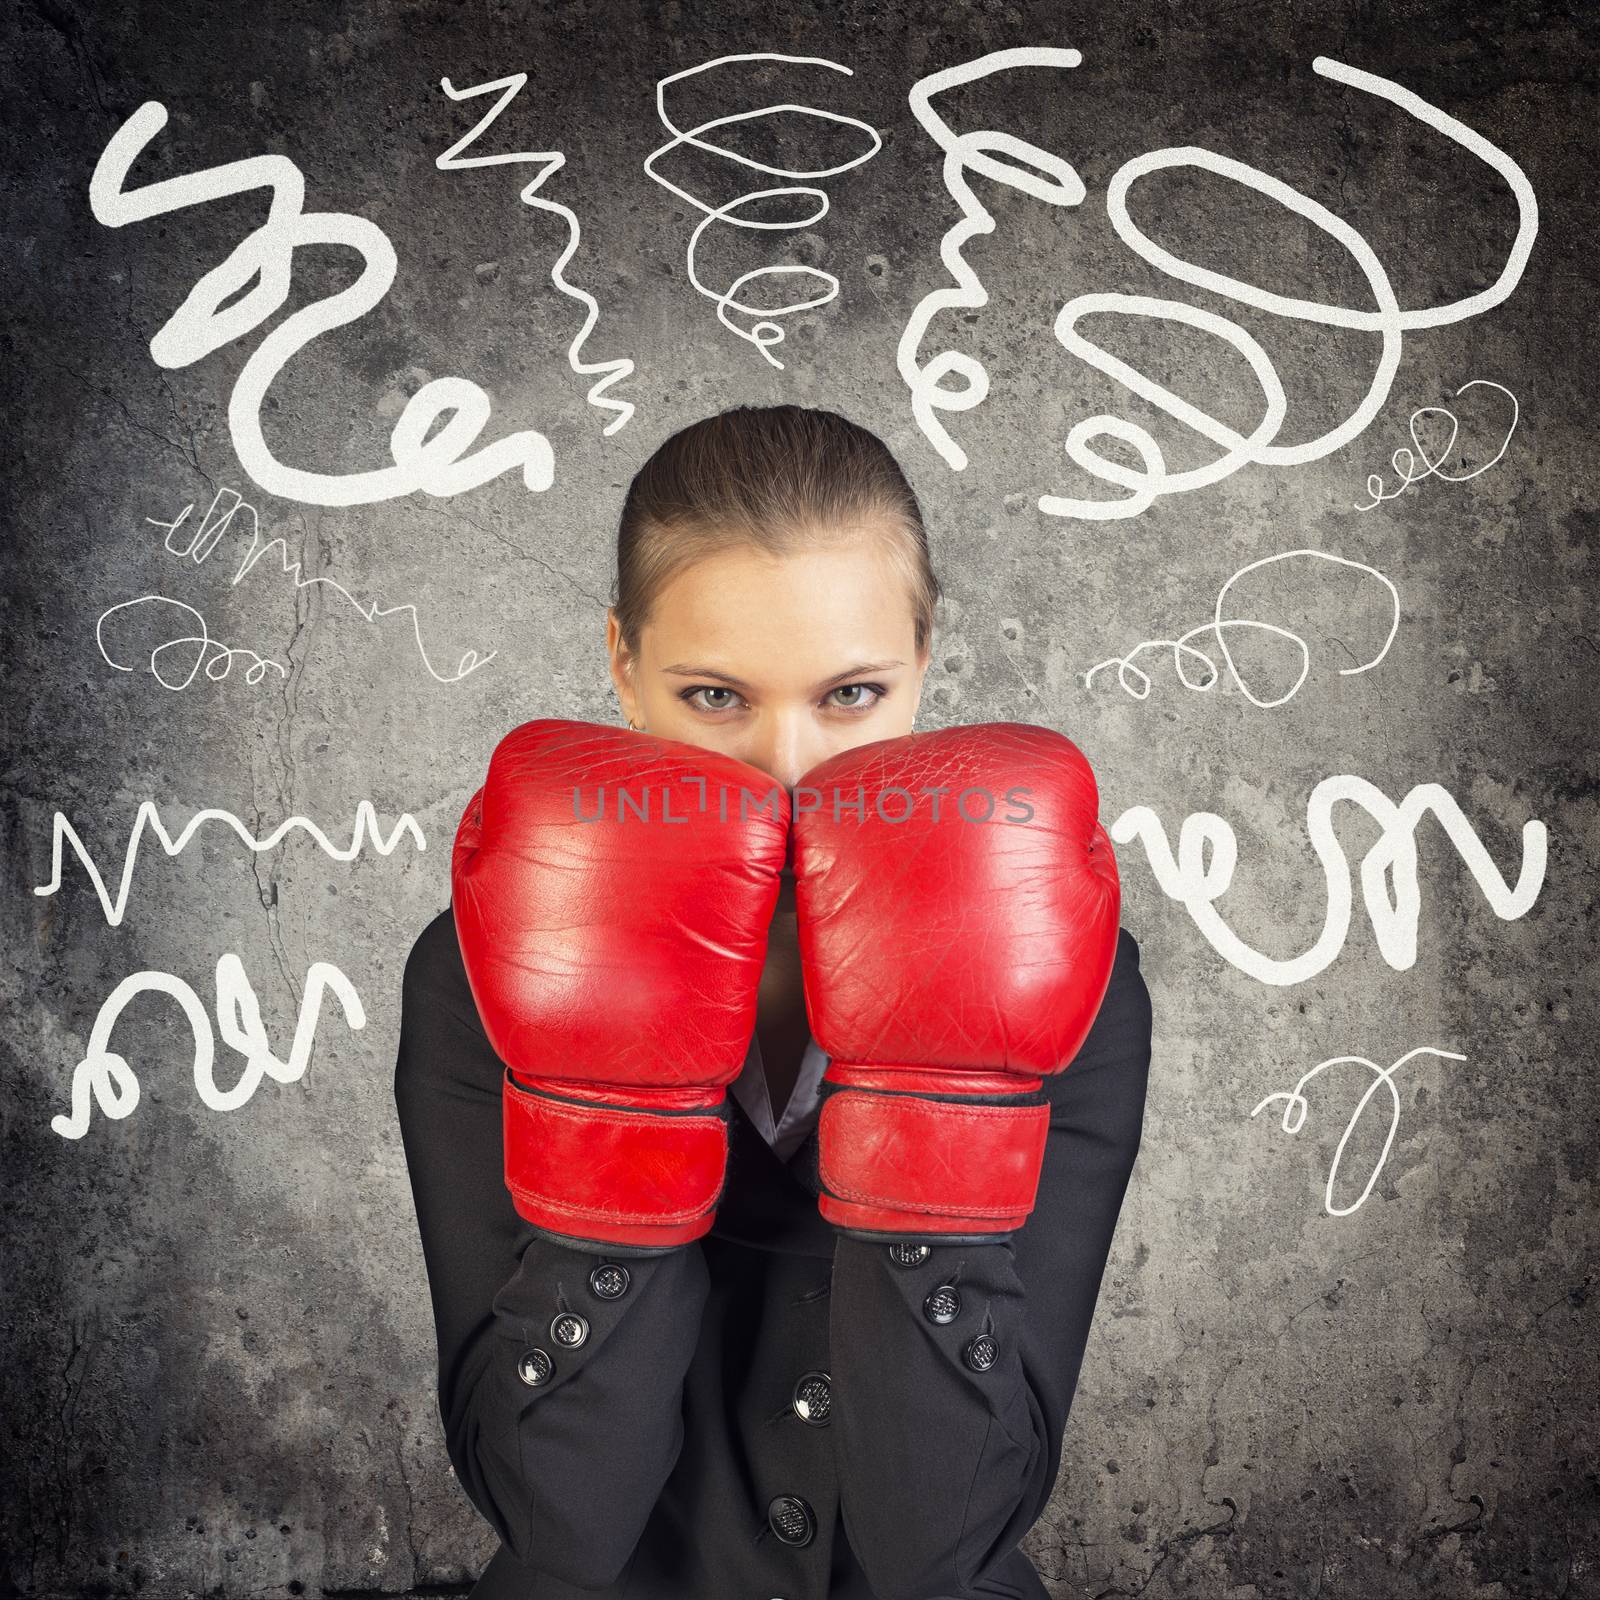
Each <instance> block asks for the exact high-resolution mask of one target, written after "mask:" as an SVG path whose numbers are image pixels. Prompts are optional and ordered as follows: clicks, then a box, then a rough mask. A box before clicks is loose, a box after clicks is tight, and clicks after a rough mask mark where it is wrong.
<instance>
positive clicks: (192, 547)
mask: <svg viewBox="0 0 1600 1600" xmlns="http://www.w3.org/2000/svg"><path fill="white" fill-rule="evenodd" d="M193 510H194V502H193V501H191V502H190V503H189V504H188V505H186V506H185V507H184V508H183V510H182V511H180V512H179V513H178V515H177V516H176V517H174V518H173V519H172V520H171V521H170V522H164V521H162V520H161V518H159V517H146V518H145V519H144V520H145V521H146V522H147V523H148V524H149V525H150V526H151V527H155V528H165V529H166V536H165V538H164V540H163V541H162V542H163V544H164V545H165V547H166V549H167V550H168V551H169V552H170V553H171V554H172V555H175V556H178V557H180V558H187V559H188V560H190V561H192V562H193V563H194V564H195V565H196V566H199V565H200V564H201V563H202V562H204V561H206V560H207V559H208V558H209V557H210V556H211V554H212V552H213V551H214V550H215V549H216V548H217V545H218V544H219V543H220V542H221V540H222V539H223V537H224V536H225V535H226V534H228V533H229V532H231V530H232V527H233V521H234V518H235V517H241V518H245V517H247V518H248V519H249V531H250V542H249V545H248V546H247V547H246V548H245V550H244V553H243V554H242V555H241V556H240V558H239V564H238V566H236V567H235V568H234V570H233V576H232V577H231V578H230V579H229V580H228V584H229V587H230V588H237V587H238V586H239V584H240V583H242V582H243V581H244V579H246V578H247V577H249V575H250V573H251V572H252V571H253V570H254V568H255V565H256V563H257V562H258V561H260V560H262V559H263V557H265V556H267V555H270V554H271V553H272V552H273V551H274V550H276V551H277V553H278V566H277V570H278V571H279V572H281V573H283V575H284V576H285V577H288V578H291V579H293V581H294V586H295V588H296V589H306V588H309V587H310V586H311V585H312V584H321V585H324V586H325V587H327V588H329V589H331V590H332V591H333V592H334V593H335V594H337V595H339V596H340V597H341V598H342V599H344V600H345V601H346V602H348V604H349V606H350V608H351V610H353V611H354V612H355V614H356V615H357V616H358V617H360V618H361V620H362V621H363V622H371V623H376V622H377V620H378V619H379V618H380V617H392V616H396V615H398V614H400V613H401V612H405V613H407V614H408V615H409V616H410V618H411V637H412V639H413V640H414V641H415V643H416V647H417V654H418V655H419V656H420V657H421V658H422V665H423V666H424V667H425V668H426V669H427V672H428V675H429V677H431V678H432V679H433V680H434V682H435V683H460V682H461V680H462V679H463V678H466V677H469V676H470V675H471V674H472V673H474V672H476V671H477V670H478V668H479V667H484V666H487V665H488V664H489V663H490V662H491V661H493V660H494V658H495V657H496V656H497V655H499V653H500V652H499V651H498V650H491V651H489V653H488V654H487V655H479V654H478V652H477V651H476V650H466V651H463V652H462V654H461V658H460V660H459V661H457V662H456V669H455V671H454V672H453V673H450V674H448V675H446V674H444V673H441V672H438V671H436V670H435V668H434V665H433V661H432V659H431V658H430V657H429V655H428V651H427V647H426V646H425V645H424V644H423V642H422V626H421V620H420V618H419V617H418V615H417V608H416V607H415V606H414V605H412V604H410V603H409V602H407V603H405V604H402V605H395V606H380V605H379V604H378V603H377V602H376V601H373V602H372V603H370V604H364V603H363V602H362V601H360V600H358V599H356V597H355V596H354V595H353V594H351V593H350V591H349V590H348V589H346V588H345V587H344V585H343V584H341V583H338V582H336V581H335V580H334V579H332V578H325V577H320V576H319V577H310V578H308V577H306V576H305V575H304V571H303V568H302V566H301V563H300V559H299V557H297V556H291V555H290V554H289V545H288V541H287V540H285V539H282V538H272V539H267V540H265V541H263V540H262V537H261V518H260V516H259V514H258V513H257V511H256V508H255V507H254V506H253V505H252V504H251V503H250V502H249V501H248V500H244V499H242V498H241V497H240V496H239V495H238V494H237V493H236V492H235V491H234V490H232V489H219V490H218V491H217V492H216V494H214V495H213V496H212V497H211V504H210V505H209V506H207V507H206V509H205V512H204V514H203V515H202V516H201V518H200V522H199V524H198V526H196V527H195V529H194V530H193V532H192V533H191V534H190V536H189V537H188V538H187V539H186V540H184V539H180V538H179V537H178V531H179V529H181V528H182V527H183V525H184V524H185V523H186V522H187V521H188V520H189V515H190V513H191V512H192V511H193ZM152 603H159V604H161V605H168V606H176V607H180V608H181V609H182V610H184V611H187V612H190V613H191V614H192V615H193V616H195V617H196V618H198V619H199V626H200V632H199V633H198V634H187V635H184V636H183V637H181V638H176V639H168V640H166V641H165V642H163V643H162V644H161V645H159V646H158V647H157V648H156V649H155V650H153V651H151V654H150V671H151V673H152V674H153V675H154V676H155V678H156V679H157V681H158V682H159V683H160V684H161V685H162V687H163V688H166V689H173V690H178V689H184V688H187V687H188V685H189V684H190V683H191V682H193V680H194V675H195V673H196V672H198V671H199V670H200V668H201V667H202V666H204V667H205V669H206V676H207V677H209V678H212V679H213V680H219V679H221V678H225V677H227V675H228V672H229V670H230V668H231V666H232V657H233V656H235V655H253V652H250V651H244V650H228V649H227V648H226V647H225V646H223V645H221V644H219V643H218V642H217V641H216V640H214V639H212V638H211V637H210V636H209V634H208V633H207V631H206V623H205V619H204V618H203V617H201V615H200V613H199V612H198V611H196V610H195V609H194V607H193V606H189V605H185V604H184V603H183V602H182V601H180V600H173V599H171V598H170V597H168V596H166V595H158V594H146V595H141V596H139V598H138V599H136V600H124V601H122V602H120V603H119V604H118V605H114V606H110V607H108V608H107V609H106V610H105V611H103V612H102V613H101V614H100V620H99V622H98V623H97V624H96V627H95V639H96V641H97V642H98V643H99V646H100V654H101V656H102V657H103V658H104V660H105V661H106V664H107V665H108V666H113V667H116V668H117V669H118V670H119V671H122V672H129V671H132V670H133V669H132V668H131V667H128V666H126V665H125V664H124V663H122V662H119V661H114V660H112V658H111V656H110V655H109V654H108V653H107V651H106V647H105V640H104V623H105V620H106V618H107V617H109V616H110V615H111V614H112V613H113V612H115V611H120V610H122V609H123V608H125V607H134V606H143V605H146V604H152ZM185 646H187V647H192V648H193V650H194V660H193V662H192V663H190V664H189V670H188V672H187V673H185V674H184V675H183V676H182V677H181V678H179V679H177V680H176V681H168V679H167V677H166V676H164V675H163V671H162V666H161V658H162V656H163V654H164V653H165V652H167V651H178V650H179V648H180V647H185ZM208 651H215V652H217V653H216V654H214V655H212V656H211V659H210V660H209V661H208V660H207V652H208ZM253 659H254V661H255V662H256V665H254V666H252V667H251V669H250V671H249V673H248V674H247V676H246V682H248V683H258V682H259V681H260V680H261V678H262V676H263V675H264V674H265V672H266V669H267V668H268V667H269V666H270V667H272V668H273V669H274V670H275V671H276V672H277V673H278V675H279V676H280V677H285V676H287V670H286V669H285V668H284V667H283V666H281V665H280V664H279V663H278V662H276V661H267V660H264V659H263V658H262V657H260V656H253ZM216 666H220V667H221V668H222V670H221V671H220V672H217V671H214V670H213V668H214V667H216Z"/></svg>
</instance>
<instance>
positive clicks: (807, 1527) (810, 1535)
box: [767, 1494, 817, 1546]
mask: <svg viewBox="0 0 1600 1600" xmlns="http://www.w3.org/2000/svg"><path fill="white" fill-rule="evenodd" d="M767 1525H768V1526H769V1527H770V1528H771V1529H772V1531H773V1532H774V1533H775V1534H777V1536H778V1537H779V1538H780V1539H782V1540H783V1542H784V1543H785V1544H792V1545H797V1546H798V1545H803V1544H810V1543H811V1541H812V1540H813V1539H814V1538H815V1537H816V1533H817V1519H816V1518H815V1517H814V1516H812V1514H811V1507H810V1506H808V1505H807V1504H806V1503H805V1501H804V1500H802V1499H801V1498H800V1496H799V1495H797V1494H780V1495H778V1496H777V1497H776V1498H775V1499H774V1500H773V1501H772V1503H771V1504H770V1505H769V1506H768V1507H767Z"/></svg>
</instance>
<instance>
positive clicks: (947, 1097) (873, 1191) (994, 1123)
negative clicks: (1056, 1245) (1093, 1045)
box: [817, 1066, 1050, 1235]
mask: <svg viewBox="0 0 1600 1600" xmlns="http://www.w3.org/2000/svg"><path fill="white" fill-rule="evenodd" d="M991 1080H992V1081H991ZM889 1081H893V1082H895V1083H896V1084H897V1088H896V1089H895V1090H889V1089H886V1088H883V1087H880V1085H882V1084H884V1083H886V1082H889ZM863 1083H864V1084H865V1085H866V1086H863ZM908 1084H913V1085H916V1086H917V1090H918V1091H920V1092H915V1091H914V1092H906V1086H907V1085H908ZM957 1084H959V1085H960V1092H954V1093H953V1092H951V1090H952V1089H953V1087H954V1086H955V1085H957ZM969 1085H971V1086H973V1087H974V1088H976V1091H977V1092H975V1093H968V1092H966V1090H967V1089H968V1087H969ZM1002 1086H1003V1087H1004V1089H1005V1090H1006V1092H1005V1093H997V1092H994V1091H996V1090H998V1089H1000V1088H1001V1087H1002ZM935 1091H938V1092H935ZM817 1128H818V1137H817V1171H818V1177H819V1178H820V1180H821V1184H822V1193H821V1195H820V1196H819V1197H818V1206H819V1209H820V1210H821V1212H822V1215H823V1216H824V1217H826V1218H827V1219H828V1221H830V1222H832V1223H834V1224H835V1225H837V1226H840V1227H847V1228H850V1229H852V1230H856V1231H862V1232H867V1233H883V1234H890V1235H905V1234H917V1233H937V1234H947V1233H948V1234H957V1233H959V1234H970V1235H982V1234H987V1233H996V1234H999V1233H1008V1232H1010V1231H1011V1230H1013V1229H1015V1228H1020V1227H1021V1226H1022V1224H1023V1223H1024V1222H1025V1221H1026V1220H1027V1217H1028V1214H1029V1212H1031V1211H1032V1210H1033V1206H1034V1202H1035V1200H1036V1199H1037V1197H1038V1190H1039V1173H1040V1170H1041V1169H1042V1167H1043V1164H1044V1151H1045V1142H1046V1140H1047V1139H1048V1137H1049V1133H1050V1103H1049V1100H1048V1098H1047V1096H1046V1095H1045V1094H1044V1092H1043V1090H1042V1089H1041V1087H1040V1080H1039V1079H1038V1078H1031V1079H1021V1080H1019V1079H1018V1078H1017V1077H1016V1076H1015V1075H1014V1074H996V1073H972V1074H966V1073H962V1074H953V1073H949V1072H939V1071H936V1070H923V1069H917V1068H911V1069H902V1070H899V1071H897V1070H896V1069H893V1068H871V1067H869V1068H858V1067H854V1066H852V1067H851V1068H850V1069H849V1076H848V1078H847V1079H844V1078H843V1077H842V1075H841V1078H840V1079H835V1078H834V1077H833V1074H832V1073H831V1072H830V1074H829V1077H828V1078H825V1079H824V1081H823V1100H822V1107H821V1111H820V1113H819V1115H818V1120H817Z"/></svg>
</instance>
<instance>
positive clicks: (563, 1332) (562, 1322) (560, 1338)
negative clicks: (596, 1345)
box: [550, 1311, 589, 1350]
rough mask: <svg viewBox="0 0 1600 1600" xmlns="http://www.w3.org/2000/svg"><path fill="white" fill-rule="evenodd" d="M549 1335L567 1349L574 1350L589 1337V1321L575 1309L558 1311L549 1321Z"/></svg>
mask: <svg viewBox="0 0 1600 1600" xmlns="http://www.w3.org/2000/svg"><path fill="white" fill-rule="evenodd" d="M550 1337H551V1338H552V1339H554V1340H555V1342H556V1343H557V1344H559V1345H561V1346H562V1347H563V1348H564V1349H567V1350H576V1349H577V1348H578V1346H579V1345H580V1344H582V1343H583V1341H584V1340H585V1339H587V1338H588V1337H589V1322H588V1319H587V1318H586V1317H580V1316H579V1315H578V1313H577V1312H576V1311H562V1312H558V1313H557V1314H556V1316H555V1317H554V1318H552V1319H551V1323H550Z"/></svg>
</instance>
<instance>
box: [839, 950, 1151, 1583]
mask: <svg viewBox="0 0 1600 1600" xmlns="http://www.w3.org/2000/svg"><path fill="white" fill-rule="evenodd" d="M1151 1024H1152V1013H1151V1003H1150V996H1149V991H1148V989H1147V987H1146V985H1145V982H1144V978H1143V976H1142V974H1141V972H1140V970H1139V947H1138V944H1137V943H1136V941H1135V940H1134V939H1133V937H1132V936H1131V935H1130V934H1128V933H1127V932H1125V931H1124V932H1123V933H1122V935H1121V938H1120V941H1119V945H1118V954H1117V962H1116V966H1115V968H1114V970H1113V974H1112V979H1111V984H1110V986H1109V988H1108V989H1107V993H1106V997H1105V1000H1104V1001H1103V1002H1102V1005H1101V1008H1100V1012H1099V1014H1098V1015H1097V1017H1096V1021H1095V1025H1094V1027H1093V1029H1092V1030H1091V1031H1090V1034H1089V1037H1088V1039H1087V1040H1086V1041H1085V1043H1084V1046H1083V1048H1082V1050H1080V1051H1079V1053H1078V1055H1077V1056H1075V1057H1074V1059H1073V1061H1072V1064H1071V1065H1070V1066H1069V1067H1068V1068H1067V1069H1066V1071H1065V1072H1063V1073H1061V1074H1060V1075H1059V1076H1058V1077H1056V1078H1055V1079H1053V1080H1050V1081H1049V1083H1048V1085H1047V1088H1048V1093H1049V1095H1050V1099H1051V1117H1050V1134H1049V1138H1048V1140H1047V1142H1046V1147H1045V1157H1044V1165H1043V1169H1042V1171H1041V1173H1040V1179H1039V1188H1038V1197H1037V1201H1036V1203H1035V1206H1034V1210H1033V1212H1032V1213H1031V1214H1030V1216H1029V1218H1028V1221H1027V1222H1026V1224H1024V1226H1023V1227H1022V1228H1020V1229H1018V1230H1017V1231H1016V1233H1015V1234H1014V1235H1013V1236H1012V1239H1011V1240H1010V1241H1009V1242H1008V1243H1002V1244H989V1245H979V1246H972V1245H938V1244H934V1245H933V1246H932V1249H931V1252H930V1254H929V1256H928V1258H927V1259H926V1261H924V1262H921V1263H918V1264H914V1265H912V1266H910V1267H904V1268H902V1267H898V1266H896V1265H895V1264H894V1262H893V1259H892V1257H891V1255H890V1252H889V1247H888V1246H887V1245H884V1244H881V1243H869V1242H865V1241H862V1240H858V1239H853V1238H850V1237H849V1236H846V1235H841V1236H840V1237H839V1238H838V1239H837V1241H836V1244H835V1256H834V1290H833V1298H832V1312H831V1315H832V1326H831V1339H832V1360H833V1372H834V1378H835V1400H834V1406H835V1418H836V1422H835V1432H836V1444H837V1456H838V1463H839V1473H840V1497H841V1504H842V1506H843V1508H844V1517H845V1523H846V1528H847V1531H848V1533H849V1535H850V1541H851V1546H852V1548H853V1549H854V1550H855V1552H856V1554H857V1556H858V1558H859V1559H860V1561H861V1563H862V1565H863V1567H864V1568H865V1569H866V1571H867V1572H868V1573H869V1575H870V1576H871V1579H872V1582H873V1585H874V1588H875V1589H876V1590H877V1591H878V1592H879V1593H880V1594H881V1596H882V1597H883V1600H920V1597H924V1596H937V1595H943V1594H947V1593H952V1592H960V1590H961V1589H962V1588H963V1587H964V1586H967V1585H971V1584H973V1583H975V1582H976V1581H977V1580H978V1579H980V1578H981V1577H983V1576H984V1575H985V1574H986V1573H987V1572H989V1571H990V1570H991V1569H992V1568H994V1567H995V1566H997V1565H998V1564H999V1563H1000V1562H1001V1561H1003V1560H1004V1559H1005V1558H1006V1557H1007V1556H1008V1555H1009V1554H1010V1553H1011V1551H1012V1550H1013V1549H1015V1547H1016V1546H1017V1545H1018V1544H1019V1543H1020V1542H1021V1540H1022V1539H1023V1537H1024V1536H1025V1535H1026V1534H1027V1532H1028V1530H1029V1529H1030V1528H1031V1527H1032V1526H1033V1524H1034V1523H1035V1522H1036V1521H1037V1520H1038V1518H1039V1516H1040V1515H1041V1514H1042V1512H1043V1511H1044V1508H1045V1506H1046V1504H1047V1503H1048V1501H1049V1498H1050V1495H1051V1493H1052V1491H1053V1490H1054V1487H1055V1479H1056V1474H1057V1470H1058V1468H1059V1466H1060V1459H1061V1442H1062V1436H1063V1433H1064V1431H1065V1428H1066V1422H1067V1417H1068V1413H1069V1411H1070V1409H1071V1405H1072V1397H1073V1394H1074V1392H1075V1390H1076V1388H1077V1382H1078V1372H1079V1369H1080V1367H1081V1365H1082V1361H1083V1355H1084V1350H1085V1347H1086V1345H1087V1342H1088V1337H1089V1329H1090V1326H1091V1323H1092V1321H1093V1316H1094V1308H1095V1302H1096V1300H1097V1299H1098V1297H1099V1292H1100V1283H1101V1279H1102V1277H1103V1275H1104V1272H1105V1266H1106V1261H1107V1258H1108V1256H1109V1254H1110V1250H1111V1242H1112V1238H1113V1236H1114V1234H1115V1231H1116V1225H1117V1218H1118V1216H1119V1214H1120V1212H1121V1208H1122V1200H1123V1195H1124V1193H1125V1192H1126V1189H1127V1185H1128V1181H1129V1177H1130V1175H1131V1173H1132V1170H1133V1166H1134V1161H1135V1158H1136V1157H1137V1154H1138V1150H1139V1144H1140V1140H1141V1137H1142V1130H1143V1122H1144V1105H1145V1091H1146V1084H1147V1079H1148V1074H1149V1064H1150V1044H1151ZM942 1284H953V1286H954V1290H955V1293H956V1295H957V1296H958V1297H959V1310H958V1311H957V1313H956V1316H955V1318H954V1320H953V1321H951V1322H949V1323H947V1324H943V1325H940V1324H937V1323H935V1322H934V1321H932V1320H931V1319H930V1317H929V1314H928V1307H927V1297H928V1296H929V1294H930V1293H932V1292H933V1291H934V1290H936V1289H938V1288H939V1287H940V1286H941V1285H942ZM985 1334H986V1335H988V1336H990V1337H991V1338H992V1339H993V1347H992V1352H990V1351H988V1350H987V1349H986V1351H985V1353H992V1356H993V1362H992V1365H990V1366H989V1367H988V1368H987V1370H984V1371H981V1372H979V1371H975V1370H973V1366H972V1365H971V1364H970V1362H969V1360H968V1351H969V1349H970V1347H971V1344H972V1341H973V1339H974V1338H976V1337H978V1336H980V1335H985Z"/></svg>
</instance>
